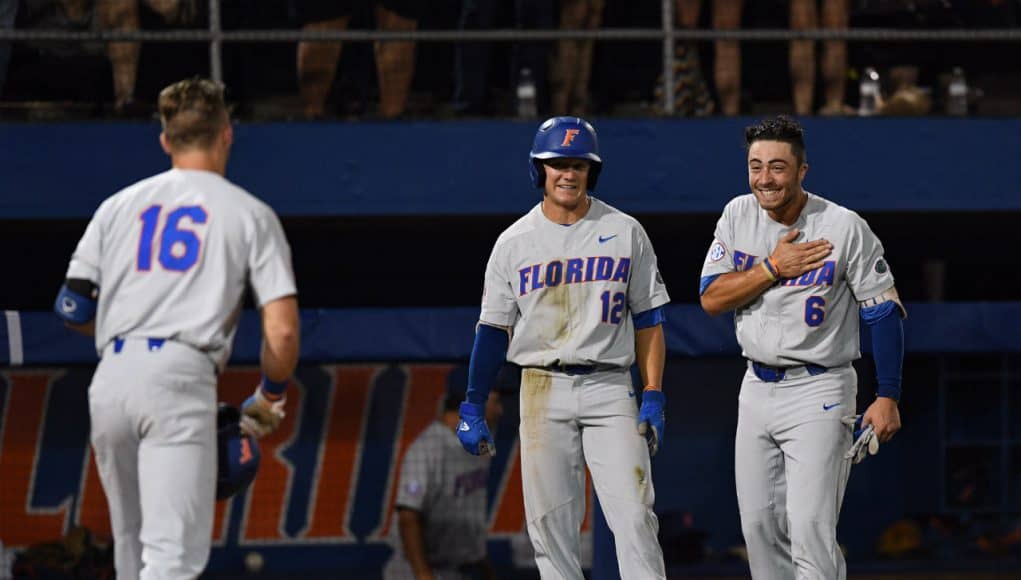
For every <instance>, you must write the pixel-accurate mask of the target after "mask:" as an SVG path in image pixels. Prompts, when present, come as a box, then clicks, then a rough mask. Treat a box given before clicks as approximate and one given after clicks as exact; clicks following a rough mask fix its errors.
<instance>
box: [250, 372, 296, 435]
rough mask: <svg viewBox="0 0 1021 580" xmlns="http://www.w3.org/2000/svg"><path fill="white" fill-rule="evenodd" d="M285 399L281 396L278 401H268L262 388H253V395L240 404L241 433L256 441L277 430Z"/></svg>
mask: <svg viewBox="0 0 1021 580" xmlns="http://www.w3.org/2000/svg"><path fill="white" fill-rule="evenodd" d="M286 402H287V397H284V396H281V397H280V400H278V401H270V400H269V399H268V398H267V397H266V395H265V393H263V392H262V386H261V385H260V386H258V387H255V394H253V395H252V396H251V397H248V398H247V399H245V402H244V403H242V404H241V432H242V433H244V434H246V435H251V436H252V437H255V438H256V439H258V438H260V437H265V436H266V435H269V434H270V433H272V432H274V431H276V430H277V427H279V426H280V421H282V420H283V418H284V403H286Z"/></svg>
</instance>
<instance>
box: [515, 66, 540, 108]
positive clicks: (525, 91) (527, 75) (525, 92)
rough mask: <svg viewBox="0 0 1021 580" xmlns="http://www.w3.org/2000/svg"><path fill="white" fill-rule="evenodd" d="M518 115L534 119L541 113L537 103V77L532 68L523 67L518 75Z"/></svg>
mask: <svg viewBox="0 0 1021 580" xmlns="http://www.w3.org/2000/svg"><path fill="white" fill-rule="evenodd" d="M517 94H518V117H519V118H521V119H534V118H536V117H537V116H538V115H539V111H538V110H537V108H536V105H535V79H533V78H532V69H530V68H523V69H521V74H520V75H519V76H518V93H517Z"/></svg>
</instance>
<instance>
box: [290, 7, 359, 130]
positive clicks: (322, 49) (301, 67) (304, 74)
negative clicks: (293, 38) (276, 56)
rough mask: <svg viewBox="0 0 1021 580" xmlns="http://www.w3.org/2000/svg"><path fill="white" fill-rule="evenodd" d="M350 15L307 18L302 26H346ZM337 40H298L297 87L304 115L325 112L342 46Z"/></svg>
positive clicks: (311, 116)
mask: <svg viewBox="0 0 1021 580" xmlns="http://www.w3.org/2000/svg"><path fill="white" fill-rule="evenodd" d="M350 19H351V18H350V17H349V16H345V17H343V18H334V19H332V20H323V21H320V22H309V23H308V24H306V25H305V26H304V28H303V29H304V30H345V29H346V28H347V25H348V22H349V21H350ZM342 48H343V47H342V43H340V42H313V41H306V42H299V43H298V91H299V92H300V94H301V104H302V108H303V109H304V113H305V117H306V118H309V119H316V118H319V117H322V116H323V115H324V114H325V112H326V98H327V96H328V95H329V94H330V87H331V86H333V78H334V75H335V74H336V72H337V63H339V62H340V53H341V49H342Z"/></svg>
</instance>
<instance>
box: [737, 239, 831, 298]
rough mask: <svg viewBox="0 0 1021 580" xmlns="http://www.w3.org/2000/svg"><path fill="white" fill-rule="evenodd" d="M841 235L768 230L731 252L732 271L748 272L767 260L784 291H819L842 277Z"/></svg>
mask: <svg viewBox="0 0 1021 580" xmlns="http://www.w3.org/2000/svg"><path fill="white" fill-rule="evenodd" d="M843 246H844V244H843V236H842V235H841V234H840V232H837V231H831V230H828V229H826V228H811V229H806V230H804V231H802V230H800V229H798V228H785V229H777V228H769V229H766V230H765V232H764V233H763V234H760V235H758V236H755V237H752V238H748V239H747V240H745V243H744V244H739V246H738V248H736V249H735V250H734V254H733V255H734V270H735V271H738V272H741V271H746V270H751V269H752V268H755V267H760V265H761V264H762V263H763V262H765V261H766V260H767V259H768V260H769V263H768V265H769V269H770V270H771V271H774V272H775V273H776V274H777V277H778V278H779V282H778V284H777V287H779V288H782V289H787V290H796V289H800V290H809V291H811V290H822V289H825V288H830V287H833V286H835V285H836V284H838V283H839V282H841V281H842V280H843V278H844V269H845V266H846V259H845V258H844V254H843V251H844V248H843Z"/></svg>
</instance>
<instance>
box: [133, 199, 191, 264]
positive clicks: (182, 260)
mask: <svg viewBox="0 0 1021 580" xmlns="http://www.w3.org/2000/svg"><path fill="white" fill-rule="evenodd" d="M162 211H163V206H161V205H153V206H149V208H148V209H146V210H145V211H143V212H142V215H140V216H139V219H140V220H142V235H141V236H140V237H139V240H138V269H139V271H142V272H148V271H149V270H151V269H152V252H153V247H152V246H153V244H152V242H153V238H155V237H156V227H157V225H159V221H160V213H161V212H162ZM207 217H208V216H207V214H206V210H205V209H204V208H202V206H198V205H185V206H181V207H179V208H177V209H175V210H173V211H171V212H170V213H169V214H167V222H166V223H165V224H164V225H163V231H162V232H160V244H159V246H160V250H159V256H158V259H159V262H160V265H161V266H163V268H164V269H165V270H171V271H174V272H184V271H187V270H188V269H189V268H191V267H192V266H194V265H195V262H197V261H198V259H199V253H200V250H201V249H202V240H201V239H199V237H198V234H196V233H195V232H194V231H192V230H186V229H182V228H181V227H180V225H181V220H182V219H183V218H188V219H190V220H191V221H192V223H196V224H204V223H206V218H207ZM177 248H182V249H183V251H181V250H178V251H176V252H175V249H177Z"/></svg>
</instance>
